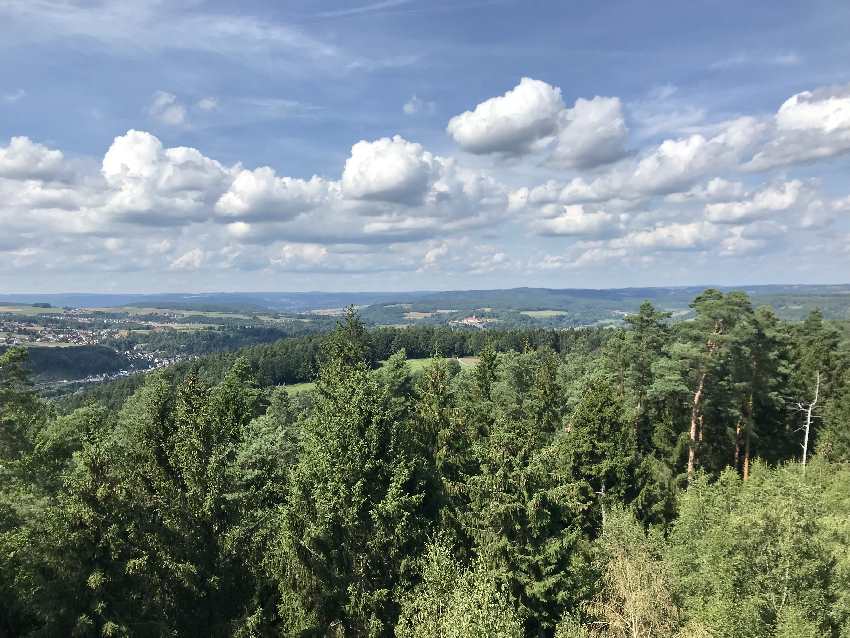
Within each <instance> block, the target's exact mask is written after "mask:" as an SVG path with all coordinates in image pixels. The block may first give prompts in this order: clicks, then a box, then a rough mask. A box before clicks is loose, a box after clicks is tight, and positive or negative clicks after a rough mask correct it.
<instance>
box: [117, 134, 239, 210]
mask: <svg viewBox="0 0 850 638" xmlns="http://www.w3.org/2000/svg"><path fill="white" fill-rule="evenodd" d="M101 173H102V174H103V177H104V179H105V180H106V183H107V185H108V186H109V187H110V189H109V191H108V193H107V196H108V203H107V204H106V206H105V207H104V212H106V213H109V214H112V215H118V216H123V217H125V218H126V219H128V220H133V221H136V222H138V223H157V224H159V223H172V224H173V223H177V224H180V223H186V222H187V221H190V220H193V219H194V220H197V219H204V218H207V217H208V216H209V215H210V213H211V212H212V207H213V204H214V203H215V202H216V201H217V200H218V198H219V197H220V196H221V195H222V194H223V193H224V192H225V191H226V190H227V187H228V185H229V184H230V181H231V171H230V170H228V169H226V168H225V167H223V166H222V165H221V164H220V163H218V162H217V161H215V160H212V159H210V158H208V157H205V156H204V155H203V154H201V152H200V151H198V150H197V149H194V148H188V147H183V146H179V147H175V148H167V149H166V148H164V147H163V145H162V142H160V141H159V139H158V138H156V137H155V136H153V135H151V134H150V133H146V132H144V131H136V130H130V131H127V133H126V134H125V135H121V136H119V137H116V138H115V140H114V141H113V142H112V145H111V146H110V147H109V150H108V151H107V152H106V155H104V157H103V163H102V168H101Z"/></svg>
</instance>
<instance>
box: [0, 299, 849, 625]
mask: <svg viewBox="0 0 850 638" xmlns="http://www.w3.org/2000/svg"><path fill="white" fill-rule="evenodd" d="M693 306H694V307H693V312H694V315H693V316H694V319H693V321H686V322H680V323H675V324H671V323H669V322H668V320H669V317H668V315H667V314H666V313H664V312H661V311H658V310H656V309H655V308H654V307H652V306H651V305H649V304H644V305H643V306H641V307H640V310H639V311H638V313H637V314H636V315H632V316H629V317H627V319H626V324H627V326H626V328H625V329H622V330H621V329H613V330H612V329H606V330H601V329H599V330H589V329H588V330H574V331H564V332H563V333H555V332H551V331H533V330H528V331H516V330H514V331H510V330H509V331H480V332H462V331H452V330H448V329H444V328H434V327H426V328H412V329H401V330H400V329H380V330H376V331H371V332H370V331H367V330H366V329H365V327H364V326H363V324H362V323H361V322H360V321H359V319H358V317H357V316H356V314H355V313H354V312H353V311H349V313H348V314H347V315H346V317H345V318H344V320H342V321H341V322H340V323H339V325H338V328H337V330H336V331H334V332H333V333H332V334H330V335H328V336H327V337H326V338H324V339H321V340H320V339H319V338H317V337H315V336H305V337H299V338H296V339H292V340H289V341H284V342H280V343H278V344H269V345H264V346H257V347H254V348H251V349H249V350H246V351H245V354H246V356H245V357H244V358H240V357H235V356H233V355H229V354H228V355H220V356H214V357H208V358H203V359H198V360H196V361H193V362H191V363H189V364H181V365H180V366H177V367H175V368H170V369H166V370H163V371H159V372H157V373H154V374H151V375H148V376H146V377H140V378H139V379H138V380H133V381H132V382H127V384H126V387H122V389H121V390H120V392H118V393H117V394H115V395H109V394H104V395H102V397H103V398H105V399H108V401H106V403H105V404H101V403H97V402H93V401H88V402H83V403H81V404H80V405H79V406H78V407H77V409H75V410H73V411H68V412H66V413H64V414H60V415H57V414H56V413H55V411H54V408H53V406H51V405H50V404H49V403H46V402H45V401H43V400H41V399H40V398H39V397H38V396H37V394H36V393H35V392H34V391H33V387H32V384H31V383H30V381H29V375H28V372H27V368H26V364H25V358H24V356H25V355H24V353H22V352H21V351H18V350H7V351H6V352H5V353H4V354H2V355H0V425H2V430H0V636H5V635H9V636H12V635H15V636H17V635H22V636H54V635H62V636H64V635H78V636H96V635H99V636H195V635H204V636H207V635H209V636H245V637H248V636H263V637H266V636H269V637H271V636H302V637H306V636H316V637H318V636H334V637H341V636H346V637H352V636H353V637H366V636H380V637H385V636H391V635H397V636H400V637H409V638H415V637H417V636H423V637H424V636H443V637H452V638H454V637H457V638H461V637H463V638H467V637H472V636H499V637H501V636H504V637H519V636H529V637H534V638H552V637H553V636H556V637H557V638H602V637H603V636H605V637H608V638H611V637H615V636H630V637H636V636H647V637H648V636H653V637H654V638H674V637H675V638H705V637H708V636H712V637H714V638H722V637H724V636H729V637H730V638H731V637H732V636H735V637H738V636H741V637H744V638H779V637H783V638H784V637H789V636H803V637H805V636H826V637H828V638H842V637H846V636H850V593H848V592H850V553H848V551H847V548H848V547H850V466H848V464H847V460H848V448H850V444H849V443H848V440H850V435H848V431H850V428H848V422H850V421H848V414H850V407H848V406H850V381H848V379H850V377H848V372H847V371H848V362H850V358H848V357H847V350H848V348H847V341H846V338H844V337H842V336H841V334H840V333H839V332H837V331H835V330H834V327H833V326H832V325H831V324H830V323H829V322H828V321H826V320H824V319H823V318H822V317H821V316H819V315H817V314H815V315H812V316H811V317H810V318H809V319H808V320H807V321H806V322H804V323H802V324H799V325H793V324H788V323H786V322H783V321H781V320H779V319H778V318H777V317H776V316H775V315H774V314H773V313H772V312H771V311H770V310H769V309H765V308H759V309H757V310H753V309H752V307H751V305H750V303H749V301H748V299H747V298H746V297H745V296H744V295H742V294H739V293H720V292H718V291H714V290H708V291H705V293H704V294H702V295H700V296H699V297H697V299H696V300H695V302H694V304H693ZM423 352H424V353H426V354H431V355H435V356H434V357H433V359H432V360H431V362H430V364H428V365H426V366H420V365H416V366H412V365H411V362H410V361H408V360H407V359H406V354H413V355H415V356H417V357H421V356H423V354H422V353H423ZM471 353H477V354H479V355H480V358H479V362H478V364H477V365H475V366H465V367H463V368H461V366H460V365H459V364H458V362H457V361H455V360H450V359H445V358H444V357H443V356H444V355H446V354H451V355H467V354H471ZM379 362H381V365H380V366H379V365H378V363H379ZM812 370H814V371H815V372H818V371H820V372H821V374H822V386H821V392H822V394H821V395H820V400H819V402H818V404H817V409H816V410H814V430H815V432H814V438H815V449H816V451H817V454H816V455H815V456H814V457H813V458H811V459H810V460H809V462H808V463H807V465H806V467H805V468H803V467H802V466H801V465H800V464H798V463H795V462H793V461H794V459H796V458H798V457H799V444H800V440H801V433H800V432H799V431H798V430H799V426H800V415H799V413H798V412H797V411H796V410H795V404H796V403H797V402H800V401H805V400H807V398H809V397H810V396H811V391H812V390H813V387H812V380H813V379H816V378H817V377H816V376H814V377H813V376H812V375H811V374H810V373H811V371H812ZM298 375H301V376H300V377H299V376H298ZM293 378H299V380H304V379H305V378H306V379H311V380H315V388H314V390H313V391H311V392H309V393H303V394H294V393H290V392H289V391H288V389H287V387H286V385H283V384H285V383H288V382H289V381H290V380H292V379H293ZM124 392H132V396H131V397H130V398H129V399H128V400H127V401H125V402H123V406H122V407H121V409H120V410H116V409H113V408H112V407H111V406H110V403H113V402H116V401H117V400H118V397H119V395H120V394H121V393H124ZM692 434H693V436H692ZM689 457H690V458H689ZM689 460H690V461H692V467H691V468H689ZM689 469H690V470H691V471H690V472H689ZM689 474H690V477H689V478H690V481H687V482H686V481H685V480H684V479H685V478H686V477H688V475H689ZM429 539H430V542H429Z"/></svg>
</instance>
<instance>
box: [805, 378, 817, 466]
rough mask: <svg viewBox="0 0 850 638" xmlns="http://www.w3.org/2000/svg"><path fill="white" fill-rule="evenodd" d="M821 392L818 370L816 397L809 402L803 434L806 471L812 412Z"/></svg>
mask: <svg viewBox="0 0 850 638" xmlns="http://www.w3.org/2000/svg"><path fill="white" fill-rule="evenodd" d="M819 394H820V371H818V373H817V376H816V377H815V398H814V400H813V401H812V402H811V403H809V407H808V408H807V409H806V429H805V435H804V436H803V471H804V472H805V471H806V457H807V456H808V453H809V431H810V430H811V428H812V413H813V412H814V411H815V406H816V405H817V403H818V395H819Z"/></svg>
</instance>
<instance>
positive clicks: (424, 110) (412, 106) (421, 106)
mask: <svg viewBox="0 0 850 638" xmlns="http://www.w3.org/2000/svg"><path fill="white" fill-rule="evenodd" d="M436 109H437V105H436V103H434V102H431V101H429V100H423V99H422V98H420V97H418V96H416V95H414V96H413V97H411V98H410V99H409V100H408V101H407V102H405V103H404V106H402V107H401V110H402V112H403V113H404V114H405V115H421V114H427V115H432V114H433V113H434V111H435V110H436Z"/></svg>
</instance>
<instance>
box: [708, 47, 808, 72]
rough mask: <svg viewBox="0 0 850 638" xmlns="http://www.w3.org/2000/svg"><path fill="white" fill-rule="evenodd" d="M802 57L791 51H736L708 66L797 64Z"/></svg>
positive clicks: (722, 67)
mask: <svg viewBox="0 0 850 638" xmlns="http://www.w3.org/2000/svg"><path fill="white" fill-rule="evenodd" d="M801 62H802V58H801V57H800V56H799V55H798V54H797V53H795V52H793V51H788V52H784V53H738V54H736V55H733V56H730V57H728V58H723V59H722V60H718V61H717V62H714V63H713V64H712V65H711V67H710V68H712V69H715V70H719V69H731V68H733V67H738V66H780V67H787V66H797V65H799V64H800V63H801Z"/></svg>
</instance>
